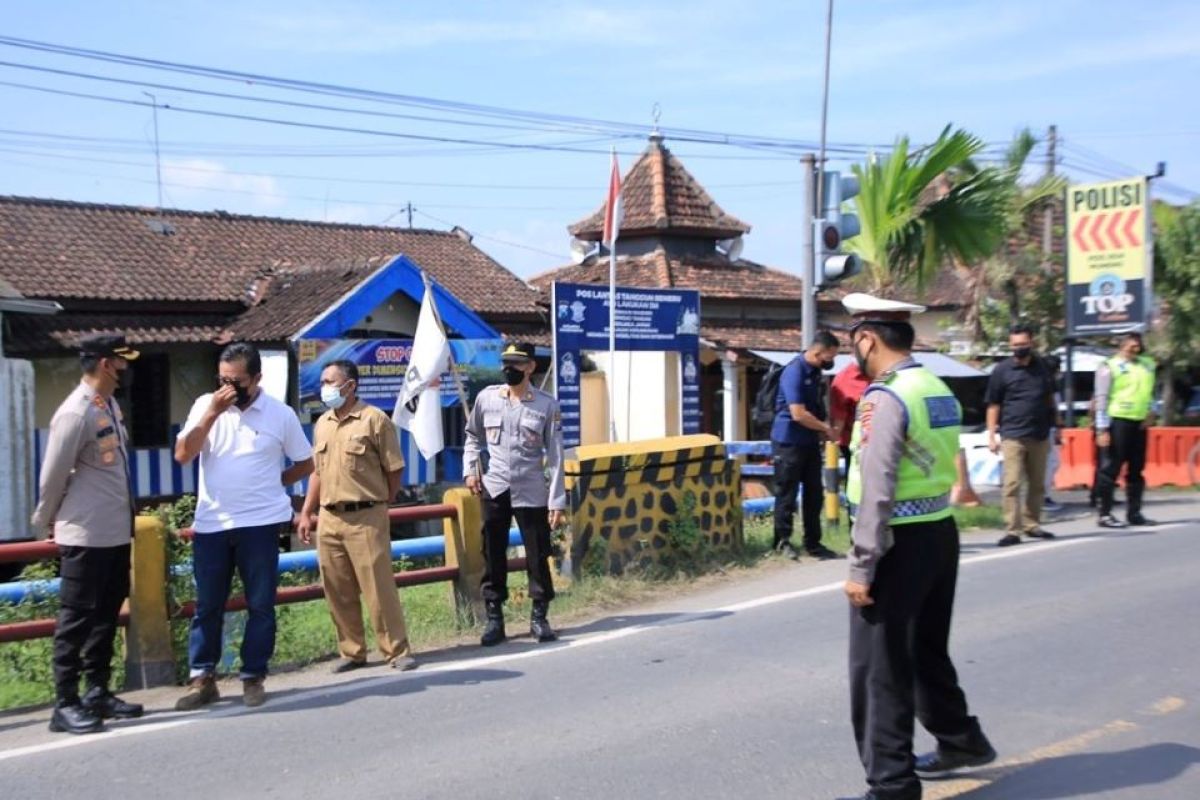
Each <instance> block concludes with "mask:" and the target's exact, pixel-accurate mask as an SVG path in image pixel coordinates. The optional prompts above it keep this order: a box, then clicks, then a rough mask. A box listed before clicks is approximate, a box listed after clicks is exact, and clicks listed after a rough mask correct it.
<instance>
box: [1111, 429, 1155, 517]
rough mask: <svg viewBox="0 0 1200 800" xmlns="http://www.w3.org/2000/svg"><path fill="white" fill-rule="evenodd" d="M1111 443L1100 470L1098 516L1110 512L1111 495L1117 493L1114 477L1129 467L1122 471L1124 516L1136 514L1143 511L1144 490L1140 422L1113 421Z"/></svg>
mask: <svg viewBox="0 0 1200 800" xmlns="http://www.w3.org/2000/svg"><path fill="white" fill-rule="evenodd" d="M1108 432H1109V434H1110V435H1111V436H1112V443H1111V444H1110V445H1109V447H1108V451H1107V453H1106V455H1105V458H1104V466H1102V467H1101V468H1100V480H1099V484H1100V509H1099V511H1100V515H1101V516H1104V515H1105V514H1110V513H1112V507H1113V494H1114V493H1115V492H1116V490H1117V478H1119V477H1120V475H1121V467H1123V466H1125V465H1128V467H1129V468H1128V469H1127V470H1126V472H1125V499H1126V504H1127V505H1126V509H1125V510H1126V514H1127V515H1135V514H1139V513H1141V510H1142V494H1143V493H1145V491H1146V479H1145V478H1144V477H1143V476H1142V472H1143V470H1145V469H1146V440H1147V438H1148V437H1147V435H1146V429H1145V428H1143V427H1142V423H1141V422H1136V421H1134V420H1129V419H1115V418H1114V419H1113V420H1112V424H1111V426H1110V427H1109V429H1108Z"/></svg>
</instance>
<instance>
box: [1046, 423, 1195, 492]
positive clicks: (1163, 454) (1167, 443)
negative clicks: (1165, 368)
mask: <svg viewBox="0 0 1200 800" xmlns="http://www.w3.org/2000/svg"><path fill="white" fill-rule="evenodd" d="M1062 434H1063V443H1062V448H1061V450H1060V451H1059V453H1060V460H1059V466H1058V472H1056V473H1055V475H1054V486H1055V487H1056V488H1059V489H1072V488H1075V487H1080V486H1085V487H1090V486H1091V485H1092V479H1093V478H1094V477H1095V475H1096V461H1095V445H1094V444H1093V439H1092V431H1091V430H1090V429H1086V428H1075V429H1072V430H1064V431H1063V432H1062ZM1198 442H1200V428H1151V429H1150V435H1149V437H1148V439H1147V441H1146V469H1145V471H1144V472H1143V473H1142V475H1143V476H1144V477H1145V479H1146V485H1147V486H1151V487H1154V486H1191V485H1192V479H1191V476H1190V475H1189V474H1188V463H1187V461H1188V455H1189V454H1190V453H1191V452H1192V448H1193V447H1195V446H1196V444H1197V443H1198Z"/></svg>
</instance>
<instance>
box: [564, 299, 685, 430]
mask: <svg viewBox="0 0 1200 800" xmlns="http://www.w3.org/2000/svg"><path fill="white" fill-rule="evenodd" d="M552 298H553V300H552V305H553V309H554V358H555V366H556V369H555V371H554V379H555V380H554V385H555V391H556V394H557V396H558V403H559V406H561V408H562V424H563V444H564V446H566V447H575V446H577V445H578V444H579V435H580V430H579V419H580V406H579V399H580V395H579V373H580V356H581V354H582V353H583V352H585V351H607V350H608V287H606V286H602V285H599V284H578V283H555V284H554V286H553V290H552ZM616 339H617V341H616V349H617V350H622V351H629V350H638V351H665V352H673V353H679V361H680V373H681V374H680V379H681V380H680V386H681V389H682V395H683V397H682V406H683V408H682V413H681V420H682V427H683V433H685V434H691V433H699V432H700V293H699V292H697V291H695V290H692V289H634V288H628V287H623V286H618V287H617V337H616Z"/></svg>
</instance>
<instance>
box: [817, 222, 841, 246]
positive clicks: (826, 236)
mask: <svg viewBox="0 0 1200 800" xmlns="http://www.w3.org/2000/svg"><path fill="white" fill-rule="evenodd" d="M821 242H822V244H824V245H825V249H826V250H837V249H838V245H840V244H841V243H842V232H841V231H839V230H838V226H837V225H825V226H824V230H822V231H821Z"/></svg>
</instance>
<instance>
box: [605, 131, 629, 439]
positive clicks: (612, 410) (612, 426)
mask: <svg viewBox="0 0 1200 800" xmlns="http://www.w3.org/2000/svg"><path fill="white" fill-rule="evenodd" d="M616 167H617V148H616V147H615V146H614V147H613V149H612V168H613V170H615V169H616ZM618 191H619V190H618ZM615 202H616V198H615V197H613V196H612V191H611V178H610V184H609V198H608V208H606V209H605V214H606V215H607V216H608V217H609V218H611V219H612V228H611V234H612V238H611V239H610V241H609V243H608V440H609V441H610V442H615V441H617V237H618V236H619V235H620V234H619V233H618V231H619V230H620V229H619V227H618V226H619V225H620V220H618V219H617V210H616V208H614V203H615ZM625 391H626V392H628V391H629V387H628V386H626V387H625Z"/></svg>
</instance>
